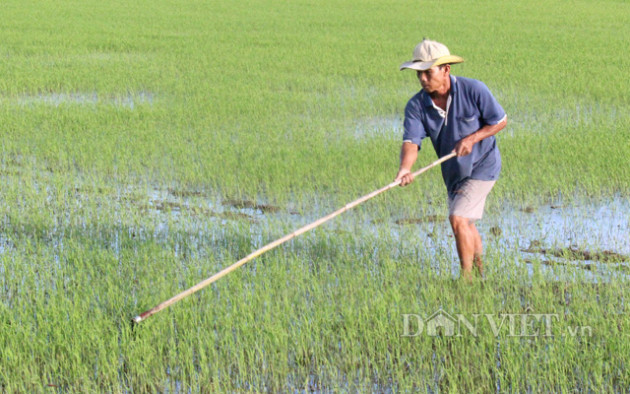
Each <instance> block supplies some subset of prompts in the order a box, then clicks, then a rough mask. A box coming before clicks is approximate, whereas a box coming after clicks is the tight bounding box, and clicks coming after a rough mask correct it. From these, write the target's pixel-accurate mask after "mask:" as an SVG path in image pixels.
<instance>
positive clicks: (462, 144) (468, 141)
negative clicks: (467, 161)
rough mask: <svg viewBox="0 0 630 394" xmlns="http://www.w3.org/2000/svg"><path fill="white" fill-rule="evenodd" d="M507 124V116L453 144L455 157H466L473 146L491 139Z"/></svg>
mask: <svg viewBox="0 0 630 394" xmlns="http://www.w3.org/2000/svg"><path fill="white" fill-rule="evenodd" d="M506 124H507V116H506V117H504V118H503V120H501V121H500V122H499V123H497V124H494V125H485V126H483V127H482V128H480V129H479V130H477V131H475V132H474V133H472V134H470V135H467V136H466V137H464V138H462V139H461V140H459V141H457V143H456V144H455V149H453V151H455V153H457V156H466V155H469V154H470V152H472V148H473V145H475V144H476V143H477V142H479V141H482V140H484V139H486V138H488V137H491V136H493V135H495V134H496V133H498V132H499V131H501V130H502V129H503V128H504V127H505V125H506Z"/></svg>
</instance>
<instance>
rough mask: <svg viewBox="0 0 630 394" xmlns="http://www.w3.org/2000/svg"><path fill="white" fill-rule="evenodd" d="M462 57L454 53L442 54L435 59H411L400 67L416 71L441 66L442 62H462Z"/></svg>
mask: <svg viewBox="0 0 630 394" xmlns="http://www.w3.org/2000/svg"><path fill="white" fill-rule="evenodd" d="M463 61H464V59H462V58H461V57H459V56H455V55H448V56H442V57H439V58H437V59H435V60H430V61H428V62H414V61H413V60H412V61H410V62H405V63H403V64H401V65H400V69H401V70H404V69H406V68H410V69H412V70H418V71H426V70H428V69H430V68H431V67H435V66H441V65H442V64H454V63H462V62H463Z"/></svg>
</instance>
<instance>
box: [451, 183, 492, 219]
mask: <svg viewBox="0 0 630 394" xmlns="http://www.w3.org/2000/svg"><path fill="white" fill-rule="evenodd" d="M495 183H496V181H480V180H477V179H468V180H466V181H464V182H463V183H462V184H461V185H459V186H458V188H457V190H455V191H454V192H453V193H452V194H449V197H448V214H449V216H461V217H464V218H467V219H471V220H478V219H481V218H482V217H483V208H484V207H485V205H486V197H487V196H488V194H489V193H490V190H492V187H493V186H494V184H495Z"/></svg>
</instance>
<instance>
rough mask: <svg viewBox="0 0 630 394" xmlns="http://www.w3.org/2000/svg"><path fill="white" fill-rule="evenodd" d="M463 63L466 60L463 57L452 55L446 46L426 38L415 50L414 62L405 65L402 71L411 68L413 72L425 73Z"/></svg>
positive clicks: (401, 67)
mask: <svg viewBox="0 0 630 394" xmlns="http://www.w3.org/2000/svg"><path fill="white" fill-rule="evenodd" d="M463 61H464V59H462V58H461V57H459V56H455V55H451V53H450V52H449V50H448V48H447V47H446V45H444V44H440V43H439V42H437V41H431V40H429V39H426V38H425V39H424V40H422V42H421V43H420V44H418V45H416V48H415V49H414V50H413V60H410V61H408V62H405V63H403V64H402V65H401V66H400V69H401V70H404V69H406V68H410V69H412V70H419V71H425V70H428V69H430V68H431V67H433V66H439V65H441V64H452V63H461V62H463Z"/></svg>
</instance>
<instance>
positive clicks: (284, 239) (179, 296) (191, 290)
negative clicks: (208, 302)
mask: <svg viewBox="0 0 630 394" xmlns="http://www.w3.org/2000/svg"><path fill="white" fill-rule="evenodd" d="M455 156H456V155H455V152H451V153H450V154H448V155H446V156H444V157H441V158H440V159H438V160H436V161H434V162H433V163H431V164H429V165H428V166H426V167H424V168H421V169H419V170H418V171H416V172H414V173H413V176H414V177H416V176H418V175H420V174H422V173H423V172H425V171H427V170H429V169H431V168H433V167H435V166H437V165H438V164H441V163H442V162H444V161H446V160H448V159H450V158H452V157H455ZM399 184H400V180H397V181H394V182H392V183H390V184H389V185H387V186H385V187H382V188H380V189H378V190H376V191H373V192H372V193H370V194H367V195H365V196H363V197H361V198H359V199H357V200H355V201H352V202H351V203H348V204H346V205H345V206H344V207H343V208H341V209H338V210H337V211H335V212H333V213H331V214H329V215H327V216H324V217H323V218H321V219H318V220H317V221H315V222H313V223H311V224H308V225H306V226H304V227H302V228H300V229H299V230H296V231H294V232H292V233H290V234H287V235H285V236H284V237H282V238H280V239H277V240H275V241H273V242H271V243H269V244H267V245H265V246H263V247H262V248H260V249H258V250H257V251H255V252H252V253H250V254H249V255H247V256H246V257H244V258H242V259H241V260H239V261H237V262H236V263H234V264H232V265H231V266H229V267H227V268H225V269H223V270H222V271H220V272H217V273H216V274H214V275H212V276H211V277H209V278H208V279H206V280H204V281H202V282H199V283H198V284H196V285H194V286H193V287H191V288H189V289H188V290H185V291H183V292H181V293H179V294H177V295H176V296H174V297H172V298H170V299H168V300H166V301H164V302H162V303H161V304H159V305H157V306H155V307H153V308H151V309H149V310H148V311H146V312H144V313H142V314H140V315H138V316H136V317H134V318H133V321H134V322H135V323H140V322H142V321H143V320H146V319H147V318H148V317H149V316H151V315H154V314H156V313H158V312H159V311H161V310H162V309H165V308H167V307H169V306H171V305H173V304H174V303H176V302H177V301H179V300H181V299H182V298H185V297H188V296H189V295H191V294H193V293H195V292H197V291H199V290H201V289H203V288H204V287H206V286H208V285H209V284H211V283H212V282H215V281H217V280H219V279H221V278H222V277H224V276H225V275H227V274H229V273H230V272H232V271H234V270H236V269H237V268H239V267H240V266H242V265H243V264H245V263H247V262H248V261H250V260H253V259H255V258H256V257H258V256H260V255H261V254H263V253H265V252H268V251H269V250H271V249H273V248H275V247H276V246H279V245H281V244H283V243H285V242H287V241H288V240H290V239H292V238H295V237H297V236H298V235H300V234H303V233H305V232H307V231H309V230H312V229H314V228H315V227H317V226H319V225H321V224H323V223H325V222H327V221H329V220H330V219H332V218H334V217H335V216H337V215H340V214H342V213H344V212H345V211H347V210H349V209H351V208H354V207H356V206H357V205H359V204H361V203H363V202H365V201H367V200H369V199H371V198H372V197H375V196H377V195H379V194H381V193H383V192H385V191H387V190H389V189H391V188H393V187H396V186H398V185H399Z"/></svg>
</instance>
